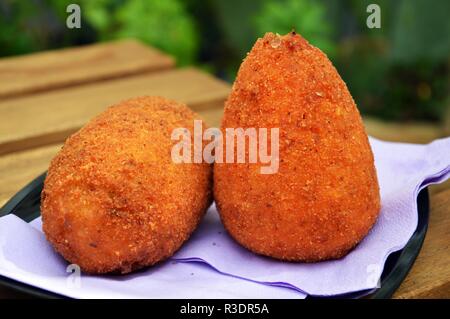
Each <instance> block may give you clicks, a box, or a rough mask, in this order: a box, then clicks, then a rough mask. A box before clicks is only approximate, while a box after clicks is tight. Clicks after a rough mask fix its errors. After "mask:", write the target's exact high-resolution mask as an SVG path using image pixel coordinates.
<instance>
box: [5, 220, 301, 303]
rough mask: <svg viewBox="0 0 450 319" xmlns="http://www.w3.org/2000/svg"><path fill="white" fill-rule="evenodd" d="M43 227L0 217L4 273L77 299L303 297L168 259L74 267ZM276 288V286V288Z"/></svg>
mask: <svg viewBox="0 0 450 319" xmlns="http://www.w3.org/2000/svg"><path fill="white" fill-rule="evenodd" d="M68 266H69V265H68V263H67V262H66V261H65V260H63V259H62V258H61V257H60V256H59V255H58V254H56V253H55V252H54V250H53V248H52V247H51V246H50V245H49V244H48V242H47V241H46V239H45V237H44V234H43V233H42V232H41V231H40V219H39V220H38V221H36V222H33V223H32V224H31V225H30V224H27V223H25V222H24V221H22V220H21V219H19V218H17V217H15V216H13V215H9V216H5V217H2V218H0V274H1V275H2V276H5V277H9V278H12V279H15V280H18V281H20V282H23V283H27V284H30V285H32V286H35V287H39V288H43V289H46V290H48V291H52V292H55V293H58V294H61V295H64V296H68V297H73V298H255V296H256V297H260V298H303V297H304V295H301V294H298V293H297V292H296V291H294V290H292V289H285V288H279V287H270V286H264V285H261V284H257V283H253V282H250V281H247V280H236V279H235V278H232V277H229V276H222V275H219V274H217V273H216V272H215V271H212V270H211V269H210V268H209V267H208V266H206V265H202V264H198V263H177V262H175V261H167V262H165V263H162V264H159V265H157V266H154V267H151V268H148V269H146V270H144V271H141V272H137V273H134V274H130V275H125V276H88V275H86V274H83V273H81V275H80V276H78V274H77V273H76V272H74V270H75V269H74V268H72V267H70V266H69V268H68ZM274 289H275V290H274Z"/></svg>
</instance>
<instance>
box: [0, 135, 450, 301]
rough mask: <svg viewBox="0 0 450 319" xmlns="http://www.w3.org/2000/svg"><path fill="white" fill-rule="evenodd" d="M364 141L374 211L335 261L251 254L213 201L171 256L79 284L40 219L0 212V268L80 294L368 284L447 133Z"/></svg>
mask: <svg viewBox="0 0 450 319" xmlns="http://www.w3.org/2000/svg"><path fill="white" fill-rule="evenodd" d="M370 141H371V145H372V148H373V151H374V154H375V162H376V167H377V173H378V177H379V183H380V188H381V199H382V210H381V214H380V217H379V219H378V221H377V223H376V225H375V226H374V228H373V229H372V230H371V232H370V233H369V235H368V236H367V237H366V238H365V239H364V240H363V241H362V242H361V243H360V244H359V245H358V246H357V247H356V248H355V249H354V250H353V251H352V252H351V253H350V254H349V255H347V256H346V257H344V258H342V259H340V260H336V261H328V262H320V263H315V264H302V263H285V262H280V261H276V260H272V259H269V258H265V257H261V256H257V255H255V254H252V253H251V252H249V251H247V250H246V249H244V248H242V247H240V246H239V245H237V244H236V243H235V242H234V241H233V240H232V239H231V238H230V237H229V236H228V234H227V233H226V231H225V230H224V229H223V227H222V225H221V223H220V220H219V218H218V215H217V212H216V210H215V207H214V206H212V207H211V208H210V210H209V211H208V213H207V215H206V217H205V219H204V220H203V222H202V223H201V225H200V227H199V229H197V231H196V232H195V233H194V234H193V236H192V237H191V239H190V240H189V241H188V242H187V243H186V244H185V245H184V246H183V247H182V249H181V250H180V251H179V252H178V253H177V254H176V255H175V256H174V257H173V258H172V259H171V260H170V261H168V262H165V263H162V264H160V265H158V266H156V267H152V268H149V269H147V270H146V271H143V272H138V273H136V274H132V275H127V276H121V277H113V276H86V275H83V274H82V275H81V279H80V283H81V287H75V288H74V285H73V284H70V283H71V282H72V281H73V280H72V279H73V277H71V276H73V274H69V273H67V272H66V267H67V263H66V262H65V261H64V260H62V258H60V257H59V256H58V255H57V254H56V253H54V252H53V250H52V248H51V246H50V245H49V244H48V243H47V242H46V240H45V238H44V236H43V234H42V232H41V230H40V220H36V221H34V222H33V223H32V225H29V224H26V223H24V222H22V221H21V220H19V219H18V218H16V217H14V216H7V217H3V218H0V274H1V275H3V276H7V277H10V278H13V279H16V280H19V281H22V282H26V283H29V284H32V285H35V286H37V287H41V288H44V289H47V290H50V291H54V292H57V293H60V294H63V295H67V296H71V297H79V298H81V297H92V298H101V297H159V298H195V297H198V298H227V297H235V298H246V297H251V298H304V297H305V296H306V294H312V295H322V296H330V295H336V294H345V293H351V292H356V291H363V290H367V289H373V288H375V287H376V286H377V283H378V280H379V278H380V275H381V272H382V270H383V266H384V262H385V260H386V258H387V257H388V255H389V254H390V253H392V252H394V251H397V250H399V249H402V248H403V247H404V246H405V244H406V243H407V241H408V240H409V238H410V237H411V235H412V234H413V233H414V230H415V228H416V226H417V204H416V199H417V194H418V192H419V190H420V189H422V188H423V187H425V186H427V185H429V184H432V183H440V182H442V181H444V180H445V179H447V178H448V177H449V176H450V138H446V139H442V140H437V141H434V142H433V143H431V144H428V145H414V144H400V143H387V142H381V141H378V140H376V139H371V140H370ZM173 262H177V263H175V264H174V263H173ZM71 280H72V281H71ZM75 282H76V281H75ZM75 286H76V285H75Z"/></svg>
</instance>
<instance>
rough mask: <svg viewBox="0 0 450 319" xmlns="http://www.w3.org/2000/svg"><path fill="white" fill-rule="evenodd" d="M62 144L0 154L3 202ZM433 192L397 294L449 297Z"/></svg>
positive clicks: (447, 213)
mask: <svg viewBox="0 0 450 319" xmlns="http://www.w3.org/2000/svg"><path fill="white" fill-rule="evenodd" d="M203 116H204V114H203ZM216 120H218V119H216ZM60 148H61V144H57V145H48V146H45V147H38V148H35V149H32V150H26V151H22V152H15V153H12V154H7V155H3V156H0V206H3V205H4V204H5V203H6V202H7V201H8V199H9V198H10V197H11V196H13V195H14V194H15V193H16V192H17V191H19V190H20V189H21V188H22V187H24V186H25V185H26V184H28V183H29V182H30V181H31V180H33V179H34V178H35V177H37V176H38V175H39V174H41V173H42V172H44V171H45V170H46V169H47V167H48V165H49V163H50V160H51V159H52V158H53V156H54V155H55V154H56V153H57V152H58V150H59V149H60ZM435 187H436V186H431V188H435ZM430 193H431V212H430V224H429V228H428V232H427V236H426V239H425V242H424V245H423V248H422V251H421V252H420V254H419V256H418V258H417V260H416V262H415V264H414V266H413V268H412V269H411V272H410V273H409V274H408V276H407V277H406V279H405V281H404V282H403V284H402V285H401V286H400V288H399V290H398V291H397V292H396V293H395V295H394V298H450V267H449V266H448V265H450V188H447V189H445V190H441V189H438V191H437V190H432V191H431V192H430ZM2 291H3V294H4V295H7V292H4V291H5V289H2V288H1V287H0V297H1V295H2ZM6 291H9V290H6Z"/></svg>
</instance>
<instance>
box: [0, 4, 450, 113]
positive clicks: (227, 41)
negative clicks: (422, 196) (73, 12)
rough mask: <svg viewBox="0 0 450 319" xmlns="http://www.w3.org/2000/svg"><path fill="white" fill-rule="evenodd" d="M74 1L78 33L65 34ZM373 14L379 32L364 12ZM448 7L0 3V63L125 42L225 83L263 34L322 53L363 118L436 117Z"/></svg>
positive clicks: (444, 78) (449, 66)
mask: <svg viewBox="0 0 450 319" xmlns="http://www.w3.org/2000/svg"><path fill="white" fill-rule="evenodd" d="M74 2H75V3H78V4H80V6H81V10H82V28H81V29H72V30H69V29H67V28H66V27H65V20H66V17H67V13H66V7H67V5H68V4H70V3H74ZM371 3H376V4H378V5H379V6H380V7H381V19H382V23H381V24H382V27H381V29H369V28H368V27H367V25H366V19H367V17H368V15H369V13H367V11H366V8H367V6H368V5H369V4H371ZM449 12H450V1H448V0H433V1H426V0H396V1H392V0H377V1H373V0H340V1H336V0H246V1H243V0H203V1H198V0H184V1H183V0H165V1H157V0H95V1H93V0H79V1H71V0H29V1H16V0H0V28H1V32H0V56H8V55H15V54H23V53H29V52H35V51H39V50H47V49H53V48H60V47H66V46H71V45H80V44H85V43H92V42H95V41H106V40H111V39H118V38H126V37H133V38H137V39H140V40H142V41H144V42H145V43H148V44H150V45H152V46H155V47H157V48H160V49H161V50H163V51H165V52H167V53H169V54H171V55H173V56H174V57H175V58H176V59H177V61H178V64H179V65H186V64H195V65H197V66H199V67H201V68H202V69H204V70H207V71H208V72H212V73H214V74H215V75H218V76H220V77H222V78H224V79H226V80H228V81H233V80H234V76H235V74H236V72H237V70H238V68H239V65H240V63H241V61H242V59H243V58H244V57H245V54H246V52H248V51H249V50H250V49H251V47H252V45H253V43H254V42H255V40H256V38H257V37H260V36H262V35H263V34H264V33H265V32H277V33H280V34H285V33H287V32H289V31H291V30H292V29H295V30H296V31H297V32H298V33H300V34H302V35H303V36H304V37H305V38H306V39H307V40H308V41H309V42H310V43H312V44H313V45H315V46H317V47H319V48H320V49H322V50H323V51H324V52H325V53H327V54H328V56H329V57H330V59H331V60H332V61H333V63H334V64H335V66H336V68H337V69H338V70H339V72H340V74H341V76H342V78H343V79H344V81H345V82H346V83H347V85H348V87H349V89H350V91H351V93H352V95H353V97H354V98H355V100H356V102H357V104H358V106H359V108H360V109H361V111H362V112H363V113H365V114H371V115H376V116H379V117H382V118H386V119H394V120H402V121H406V120H410V119H423V120H439V119H440V118H441V117H442V116H443V113H444V112H445V109H446V108H447V107H448V106H449V104H450V99H449V94H448V93H449V87H450V79H449V74H450V37H449V34H450V19H448V17H447V15H448V13H449Z"/></svg>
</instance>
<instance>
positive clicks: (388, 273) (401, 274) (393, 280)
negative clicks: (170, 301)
mask: <svg viewBox="0 0 450 319" xmlns="http://www.w3.org/2000/svg"><path fill="white" fill-rule="evenodd" d="M45 175H46V174H45V173H44V174H42V175H40V176H39V177H37V178H36V179H34V180H33V181H32V182H31V183H30V184H28V185H27V186H25V187H24V188H23V189H22V190H20V191H19V192H18V193H17V194H16V195H14V196H13V197H12V198H11V199H10V200H9V201H8V202H7V203H6V204H5V205H4V206H3V207H2V208H1V209H0V217H2V216H5V215H8V214H14V215H16V216H18V217H20V218H21V219H23V220H24V221H26V222H30V221H32V220H33V219H35V218H36V217H38V216H39V215H40V209H39V206H40V202H41V191H42V187H43V185H44V179H45ZM417 207H418V211H419V221H418V225H417V229H416V231H415V232H414V234H413V235H412V237H411V238H410V240H409V241H408V243H407V244H406V246H405V247H404V248H403V249H402V250H400V251H397V252H395V253H392V254H391V255H389V257H388V259H387V260H386V263H385V266H384V270H383V273H382V275H381V281H380V283H381V288H379V289H377V290H376V291H375V292H373V293H372V294H371V295H370V296H369V297H370V298H375V299H380V298H389V297H391V296H392V294H393V293H394V292H395V290H396V289H397V288H398V287H399V286H400V284H401V283H402V281H403V279H404V278H405V277H406V275H407V274H408V272H409V270H410V269H411V267H412V265H413V264H414V261H415V260H416V257H417V255H418V254H419V251H420V249H421V247H422V244H423V241H424V239H425V234H426V232H427V228H428V216H429V198H428V189H427V188H425V189H423V190H422V191H421V192H420V193H419V196H418V198H417ZM0 284H2V285H6V286H9V287H11V288H14V289H17V290H19V291H22V292H25V293H28V294H30V295H33V296H36V297H45V298H55V297H56V298H58V297H63V296H61V295H57V294H55V293H52V292H49V291H46V290H43V289H40V288H36V287H33V286H31V285H28V284H24V283H21V282H18V281H15V280H12V279H10V278H6V277H3V276H0ZM360 295H361V293H355V294H347V295H342V296H338V297H340V298H342V297H350V298H355V297H357V296H360ZM313 298H316V297H310V296H309V297H308V299H313Z"/></svg>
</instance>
